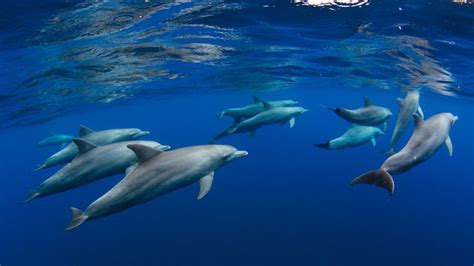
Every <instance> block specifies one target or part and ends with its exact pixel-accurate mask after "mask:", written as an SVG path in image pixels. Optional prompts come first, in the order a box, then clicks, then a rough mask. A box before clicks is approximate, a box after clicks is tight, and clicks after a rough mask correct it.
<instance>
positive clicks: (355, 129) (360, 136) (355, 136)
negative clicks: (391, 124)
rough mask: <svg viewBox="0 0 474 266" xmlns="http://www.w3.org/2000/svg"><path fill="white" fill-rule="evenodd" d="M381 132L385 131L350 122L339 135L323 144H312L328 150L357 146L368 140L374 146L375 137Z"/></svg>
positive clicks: (381, 133)
mask: <svg viewBox="0 0 474 266" xmlns="http://www.w3.org/2000/svg"><path fill="white" fill-rule="evenodd" d="M383 134H385V133H384V132H383V131H382V130H381V129H380V128H378V127H370V126H361V125H356V124H352V125H351V126H350V127H349V129H348V130H347V131H346V132H344V134H342V135H341V136H340V137H338V138H335V139H333V140H330V141H327V142H326V143H323V144H314V146H316V147H319V148H324V149H328V150H340V149H345V148H351V147H357V146H360V145H362V144H365V143H367V142H369V141H371V142H372V145H374V146H375V144H376V141H375V138H376V137H378V136H380V135H383Z"/></svg>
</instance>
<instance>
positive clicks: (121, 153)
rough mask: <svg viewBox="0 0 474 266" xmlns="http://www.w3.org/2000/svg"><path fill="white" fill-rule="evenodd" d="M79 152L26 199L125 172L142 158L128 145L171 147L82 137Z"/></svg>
mask: <svg viewBox="0 0 474 266" xmlns="http://www.w3.org/2000/svg"><path fill="white" fill-rule="evenodd" d="M74 143H75V144H76V146H77V147H78V149H79V152H78V155H77V156H76V158H74V160H72V162H71V163H68V164H67V165H65V166H64V167H63V168H61V169H60V170H59V171H58V172H56V173H55V174H54V175H52V176H51V177H50V178H48V179H46V180H45V181H44V182H43V183H42V184H41V185H40V186H39V187H38V189H36V190H35V191H34V192H33V193H32V194H31V196H30V197H29V198H28V199H27V200H26V202H27V201H30V200H32V199H34V198H37V197H44V196H48V195H51V194H55V193H60V192H64V191H67V190H70V189H73V188H77V187H80V186H83V185H86V184H88V183H91V182H94V181H97V180H99V179H102V178H105V177H108V176H113V175H116V174H120V173H124V172H125V170H126V169H127V168H129V167H133V165H134V164H136V163H137V162H138V159H137V157H136V155H135V153H134V152H133V151H131V150H130V149H129V148H127V146H128V145H132V144H139V145H144V146H147V147H150V148H153V149H158V150H166V149H169V146H165V145H161V144H160V143H158V142H155V141H122V142H116V143H112V144H107V145H103V146H96V145H94V144H92V143H90V142H87V141H85V140H81V139H74Z"/></svg>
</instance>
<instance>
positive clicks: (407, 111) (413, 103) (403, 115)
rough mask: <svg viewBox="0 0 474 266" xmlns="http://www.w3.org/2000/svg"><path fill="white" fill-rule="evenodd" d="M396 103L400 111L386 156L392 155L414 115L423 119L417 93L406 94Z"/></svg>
mask: <svg viewBox="0 0 474 266" xmlns="http://www.w3.org/2000/svg"><path fill="white" fill-rule="evenodd" d="M397 101H398V104H399V106H400V111H399V112H398V117H397V122H396V124H395V129H394V130H393V135H392V139H391V140H390V147H389V149H388V151H387V154H393V153H394V151H393V149H394V147H395V145H396V144H397V142H398V140H399V139H400V137H401V136H402V134H403V132H404V131H405V129H406V128H407V126H408V122H410V120H411V119H412V116H413V114H414V113H416V112H418V114H419V115H420V116H421V118H423V119H424V115H423V111H422V110H421V107H420V103H419V101H420V93H419V92H418V91H411V92H408V93H407V95H406V97H405V99H401V98H397Z"/></svg>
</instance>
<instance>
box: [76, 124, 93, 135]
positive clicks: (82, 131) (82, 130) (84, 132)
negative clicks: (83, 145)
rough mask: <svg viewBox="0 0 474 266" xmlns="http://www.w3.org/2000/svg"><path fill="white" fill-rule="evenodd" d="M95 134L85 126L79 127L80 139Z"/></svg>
mask: <svg viewBox="0 0 474 266" xmlns="http://www.w3.org/2000/svg"><path fill="white" fill-rule="evenodd" d="M92 132H94V130H92V129H90V128H88V127H86V126H84V125H80V126H79V137H81V138H82V137H84V136H87V135H89V134H90V133H92Z"/></svg>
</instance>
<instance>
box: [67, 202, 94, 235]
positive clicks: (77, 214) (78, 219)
mask: <svg viewBox="0 0 474 266" xmlns="http://www.w3.org/2000/svg"><path fill="white" fill-rule="evenodd" d="M71 211H72V219H71V223H70V224H69V226H68V227H67V228H66V229H64V230H66V231H69V230H72V229H74V228H76V227H78V226H79V225H81V224H82V223H84V222H85V221H86V220H87V218H89V216H87V215H84V213H83V212H82V211H81V210H79V209H77V208H74V207H71Z"/></svg>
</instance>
